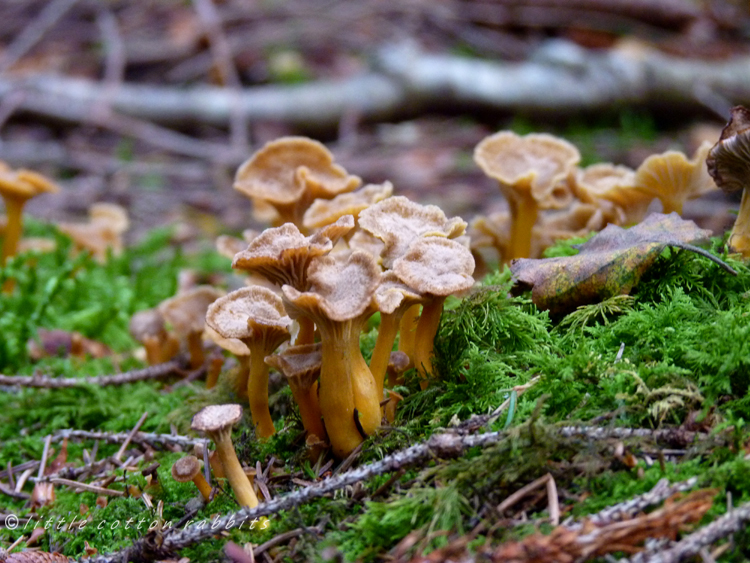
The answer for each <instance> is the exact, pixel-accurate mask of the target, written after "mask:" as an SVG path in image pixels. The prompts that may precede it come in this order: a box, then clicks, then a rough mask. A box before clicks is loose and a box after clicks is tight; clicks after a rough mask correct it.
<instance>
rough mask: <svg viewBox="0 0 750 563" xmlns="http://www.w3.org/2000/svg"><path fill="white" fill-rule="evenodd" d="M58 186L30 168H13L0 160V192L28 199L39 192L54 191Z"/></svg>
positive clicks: (57, 190)
mask: <svg viewBox="0 0 750 563" xmlns="http://www.w3.org/2000/svg"><path fill="white" fill-rule="evenodd" d="M59 191H60V187H59V186H58V185H57V184H55V183H54V182H52V181H51V180H49V179H48V178H46V177H44V176H42V175H41V174H39V173H37V172H33V171H32V170H26V169H24V168H20V169H18V170H13V169H12V168H11V167H10V166H8V165H7V164H6V163H5V162H2V161H0V194H3V195H4V196H8V197H15V198H19V199H29V198H32V197H34V196H36V195H39V194H41V193H45V192H47V193H56V192H59Z"/></svg>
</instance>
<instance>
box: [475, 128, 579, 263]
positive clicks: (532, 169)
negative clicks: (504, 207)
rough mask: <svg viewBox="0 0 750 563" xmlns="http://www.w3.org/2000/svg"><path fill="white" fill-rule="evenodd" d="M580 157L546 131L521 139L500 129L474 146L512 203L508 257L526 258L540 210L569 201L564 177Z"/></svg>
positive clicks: (477, 157) (479, 160)
mask: <svg viewBox="0 0 750 563" xmlns="http://www.w3.org/2000/svg"><path fill="white" fill-rule="evenodd" d="M580 159H581V155H580V154H579V152H578V149H577V148H576V147H574V146H573V145H571V144H570V143H568V142H567V141H565V140H563V139H558V138H557V137H554V136H552V135H548V134H546V133H532V134H529V135H525V136H523V137H520V136H518V135H516V134H515V133H513V132H511V131H501V132H499V133H496V134H494V135H491V136H489V137H486V138H485V139H483V140H482V141H481V142H480V143H479V144H478V145H477V146H476V148H475V149H474V162H476V163H477V165H478V166H479V167H480V168H481V169H482V170H483V171H484V173H485V174H486V175H487V176H489V177H491V178H494V179H495V180H497V181H498V182H499V184H500V190H501V191H502V192H503V194H504V195H505V197H506V199H507V200H508V205H509V206H510V214H511V227H510V243H509V250H508V255H507V256H506V257H505V259H506V260H508V261H510V260H512V259H514V258H528V257H529V255H530V253H531V237H532V229H533V227H534V224H535V223H536V220H537V217H538V215H539V210H540V209H561V208H563V207H567V206H568V204H570V202H571V200H572V194H571V191H570V187H569V186H568V183H567V180H568V178H569V176H570V175H571V174H572V173H573V171H574V169H575V165H576V164H577V163H578V161H579V160H580Z"/></svg>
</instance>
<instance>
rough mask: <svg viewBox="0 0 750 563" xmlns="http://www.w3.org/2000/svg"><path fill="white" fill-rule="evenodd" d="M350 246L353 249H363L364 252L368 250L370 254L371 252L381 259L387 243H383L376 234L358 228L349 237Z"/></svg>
mask: <svg viewBox="0 0 750 563" xmlns="http://www.w3.org/2000/svg"><path fill="white" fill-rule="evenodd" d="M349 248H350V249H352V250H361V251H362V252H367V253H368V254H371V255H372V256H374V257H375V258H377V259H379V258H380V255H381V254H382V253H383V249H384V248H385V245H384V244H383V241H382V240H380V239H379V238H377V237H375V236H374V235H371V234H370V233H368V232H367V231H363V230H361V229H358V230H356V231H354V234H353V235H352V237H351V238H350V239H349Z"/></svg>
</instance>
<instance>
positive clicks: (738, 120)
mask: <svg viewBox="0 0 750 563" xmlns="http://www.w3.org/2000/svg"><path fill="white" fill-rule="evenodd" d="M706 167H707V169H708V173H709V174H710V175H711V177H713V179H714V181H715V182H716V185H717V186H719V187H720V188H721V189H722V190H724V191H725V192H727V193H728V192H735V191H740V190H744V189H746V188H747V187H748V186H750V110H748V109H747V108H745V107H742V106H737V107H734V108H732V118H731V119H730V120H729V123H728V124H727V125H726V127H724V129H723V130H722V132H721V137H719V142H718V143H716V144H715V145H714V146H713V147H711V150H710V152H709V154H708V158H707V159H706Z"/></svg>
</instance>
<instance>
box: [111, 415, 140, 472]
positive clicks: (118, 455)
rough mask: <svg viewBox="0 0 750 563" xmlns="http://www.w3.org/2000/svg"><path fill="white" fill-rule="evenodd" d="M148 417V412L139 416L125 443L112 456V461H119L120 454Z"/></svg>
mask: <svg viewBox="0 0 750 563" xmlns="http://www.w3.org/2000/svg"><path fill="white" fill-rule="evenodd" d="M147 416H148V412H144V413H143V414H142V415H141V418H139V419H138V422H136V423H135V426H134V427H133V429H132V430H131V431H130V433H129V434H128V435H127V437H126V438H125V441H124V442H123V443H122V446H120V449H119V450H117V453H116V454H115V455H114V457H113V458H112V459H114V460H115V461H120V457H122V454H123V453H125V449H126V448H127V447H128V445H129V444H130V442H131V440H132V439H133V436H135V434H136V432H138V430H140V428H141V426H143V423H144V422H146V417H147Z"/></svg>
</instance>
